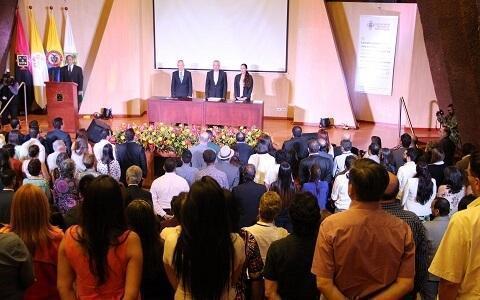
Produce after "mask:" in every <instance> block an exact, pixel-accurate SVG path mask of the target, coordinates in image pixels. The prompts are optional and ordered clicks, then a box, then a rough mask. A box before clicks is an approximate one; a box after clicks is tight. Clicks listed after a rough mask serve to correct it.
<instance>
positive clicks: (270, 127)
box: [5, 114, 440, 149]
mask: <svg viewBox="0 0 480 300" xmlns="http://www.w3.org/2000/svg"><path fill="white" fill-rule="evenodd" d="M20 120H21V125H22V132H25V133H26V132H27V128H28V124H25V117H24V116H21V117H20ZM28 120H29V121H32V120H38V121H39V123H40V129H41V132H42V134H46V133H47V131H48V123H47V116H46V115H29V116H28ZM91 120H92V118H89V117H83V118H80V127H81V128H88V125H89V124H90V122H91ZM65 121H66V122H68V120H65ZM106 122H107V123H108V124H110V126H111V127H112V129H113V130H115V129H116V128H119V127H120V126H121V125H122V124H123V123H127V124H128V123H136V124H142V123H147V122H148V119H147V115H146V114H144V115H143V116H141V117H114V118H113V119H111V120H108V121H106ZM292 126H293V121H292V120H288V119H282V120H278V119H275V120H273V119H270V118H268V117H266V118H265V119H264V128H263V129H264V131H266V132H268V133H269V134H270V135H271V136H272V138H273V141H274V144H276V147H281V146H282V143H283V141H284V140H287V139H289V138H290V136H291V129H292ZM9 127H10V126H5V130H7V131H8V130H10V128H9ZM302 128H303V131H304V132H316V131H318V127H316V126H302ZM328 132H329V135H330V141H331V143H335V144H338V143H339V142H340V139H341V137H342V135H343V134H344V133H345V132H348V133H350V134H351V136H352V140H353V144H354V145H355V146H356V147H358V148H360V149H367V148H368V145H369V144H370V137H371V136H372V135H378V136H380V137H381V138H382V144H383V146H384V147H389V148H390V147H394V146H396V145H397V144H398V127H397V126H396V125H389V124H378V123H377V124H375V123H371V122H362V121H360V122H359V129H356V130H355V129H349V130H345V129H342V128H333V127H332V128H330V129H328ZM408 132H409V131H408ZM415 133H416V135H417V136H418V138H419V140H420V141H422V142H428V141H430V140H435V139H437V138H438V137H439V136H440V132H439V131H438V130H435V129H416V130H415Z"/></svg>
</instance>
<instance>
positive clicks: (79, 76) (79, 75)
mask: <svg viewBox="0 0 480 300" xmlns="http://www.w3.org/2000/svg"><path fill="white" fill-rule="evenodd" d="M66 60H67V65H66V66H63V67H62V68H61V69H60V81H62V82H75V83H76V84H77V85H78V86H77V91H78V109H80V106H81V105H82V100H83V71H82V68H81V67H79V66H77V65H75V62H74V57H73V56H72V55H67V57H66Z"/></svg>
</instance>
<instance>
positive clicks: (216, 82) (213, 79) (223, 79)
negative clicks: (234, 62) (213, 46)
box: [205, 60, 227, 99]
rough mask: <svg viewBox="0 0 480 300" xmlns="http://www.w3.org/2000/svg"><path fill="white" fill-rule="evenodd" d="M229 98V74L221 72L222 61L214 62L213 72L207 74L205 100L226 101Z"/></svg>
mask: <svg viewBox="0 0 480 300" xmlns="http://www.w3.org/2000/svg"><path fill="white" fill-rule="evenodd" d="M226 96H227V73H225V71H223V70H220V61H218V60H214V61H213V70H211V71H209V72H208V73H207V79H206V81H205V98H207V99H208V98H210V97H215V98H222V99H225V98H226Z"/></svg>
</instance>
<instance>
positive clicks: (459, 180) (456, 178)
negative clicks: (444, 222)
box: [437, 166, 465, 215]
mask: <svg viewBox="0 0 480 300" xmlns="http://www.w3.org/2000/svg"><path fill="white" fill-rule="evenodd" d="M443 173H444V177H443V184H442V185H440V186H439V187H438V191H437V197H440V198H445V199H447V200H448V202H449V203H450V215H452V214H454V213H455V212H457V210H458V203H459V202H460V200H462V198H463V197H464V196H465V185H464V182H465V178H464V177H463V173H462V171H460V170H459V169H458V168H457V167H453V166H450V167H446V168H445V170H444V172H443Z"/></svg>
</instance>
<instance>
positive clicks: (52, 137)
mask: <svg viewBox="0 0 480 300" xmlns="http://www.w3.org/2000/svg"><path fill="white" fill-rule="evenodd" d="M62 128H63V119H62V118H55V119H53V130H52V131H49V132H47V136H46V137H45V139H46V147H45V148H46V149H45V150H46V151H47V153H48V154H50V153H53V151H54V150H53V142H55V141H56V140H62V141H64V142H65V146H66V148H67V153H71V150H72V139H71V138H70V135H69V134H68V133H67V132H65V131H63V130H62Z"/></svg>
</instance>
